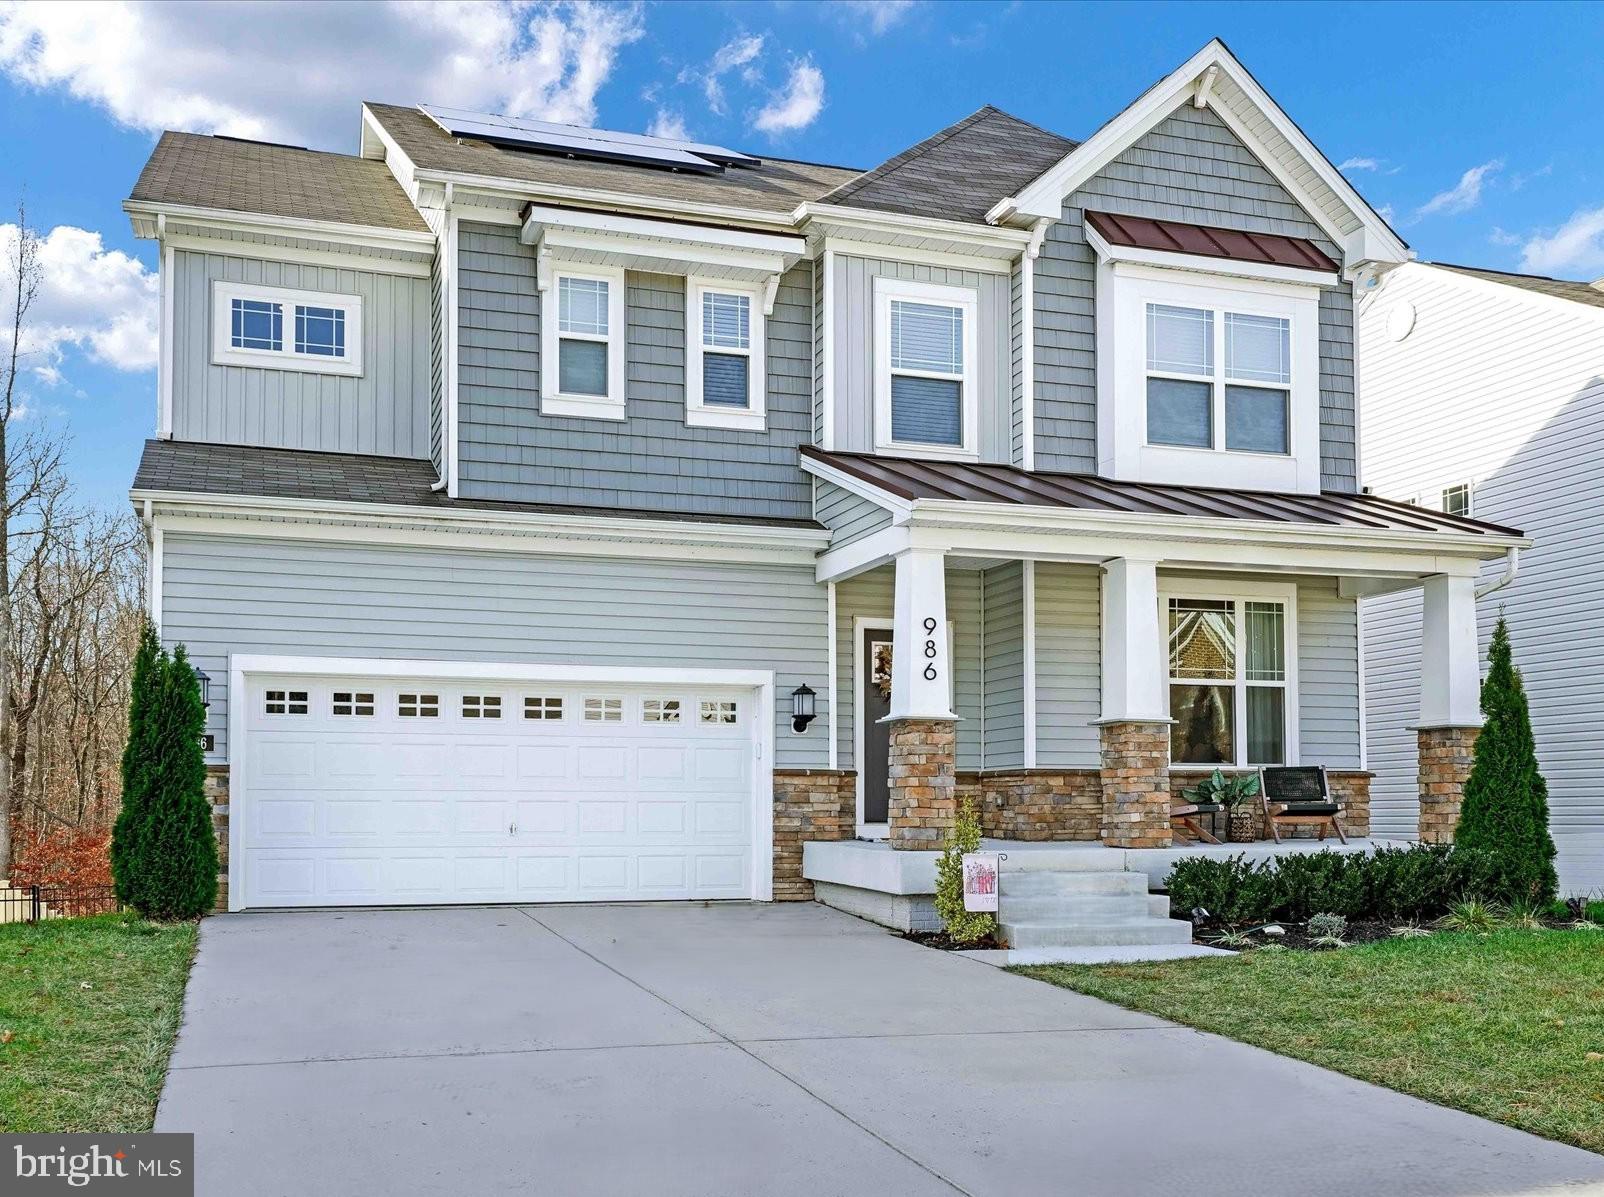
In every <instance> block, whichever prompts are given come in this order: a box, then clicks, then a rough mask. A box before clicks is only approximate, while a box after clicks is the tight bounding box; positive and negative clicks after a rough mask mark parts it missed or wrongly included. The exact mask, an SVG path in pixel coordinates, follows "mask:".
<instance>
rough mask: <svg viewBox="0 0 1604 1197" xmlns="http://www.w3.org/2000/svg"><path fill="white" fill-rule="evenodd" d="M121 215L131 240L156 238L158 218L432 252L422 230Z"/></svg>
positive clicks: (240, 217) (150, 206) (151, 206)
mask: <svg viewBox="0 0 1604 1197" xmlns="http://www.w3.org/2000/svg"><path fill="white" fill-rule="evenodd" d="M123 211H124V212H126V213H128V215H129V218H130V219H131V220H132V221H133V226H134V236H136V237H142V238H146V239H149V238H153V237H155V236H156V235H157V228H156V222H157V218H158V217H162V216H165V217H166V218H167V219H168V220H170V221H181V222H183V223H185V224H200V225H210V226H212V227H214V228H220V229H229V230H232V231H237V232H244V233H256V234H259V235H265V236H270V237H313V238H317V239H319V240H325V241H333V242H335V243H337V244H345V245H363V246H367V247H369V248H371V249H391V250H400V251H402V252H405V253H432V252H434V234H433V233H431V232H427V231H425V230H415V229H385V228H381V227H379V226H377V225H368V224H344V223H341V222H339V221H334V220H305V219H302V218H300V217H294V216H271V215H268V214H266V213H261V212H235V211H233V210H231V209H227V208H205V207H198V206H196V205H193V204H168V203H154V202H149V201H146V200H124V201H123Z"/></svg>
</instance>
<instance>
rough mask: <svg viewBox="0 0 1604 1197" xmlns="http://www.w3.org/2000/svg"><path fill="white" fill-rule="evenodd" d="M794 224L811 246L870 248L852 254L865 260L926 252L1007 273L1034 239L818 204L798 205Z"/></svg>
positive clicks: (993, 227)
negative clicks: (821, 242)
mask: <svg viewBox="0 0 1604 1197" xmlns="http://www.w3.org/2000/svg"><path fill="white" fill-rule="evenodd" d="M791 222H792V223H793V224H794V225H795V227H796V228H798V229H799V230H801V231H802V232H803V233H805V234H806V235H807V238H808V240H809V242H810V243H814V244H817V243H818V242H819V241H821V240H823V241H825V242H827V243H828V242H834V241H837V239H839V243H840V244H850V245H855V246H859V247H866V248H864V249H862V250H861V251H860V250H857V249H855V250H853V251H851V252H863V253H864V254H865V256H867V257H872V258H902V257H903V254H904V252H911V253H915V254H919V253H922V254H928V255H932V256H933V257H937V258H945V259H948V260H963V261H966V262H969V263H975V264H974V265H969V266H966V267H964V269H971V270H987V271H1003V272H1006V271H1007V270H1008V268H1009V265H1010V263H1012V262H1013V260H1014V259H1015V258H1017V257H1018V256H1019V253H1020V251H1021V250H1022V249H1024V247H1025V244H1026V243H1027V242H1028V241H1029V239H1030V234H1029V232H1028V231H1021V230H1019V229H1013V228H1007V227H999V226H996V225H983V224H974V223H971V222H969V221H962V220H943V219H940V218H937V217H931V216H911V215H907V214H905V213H901V212H880V211H876V210H874V209H870V208H851V207H844V206H841V205H836V204H821V203H817V202H812V203H803V204H799V205H797V207H796V209H795V210H794V211H793V212H792V213H791ZM907 260H914V259H912V258H909V259H907Z"/></svg>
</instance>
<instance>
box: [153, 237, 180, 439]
mask: <svg viewBox="0 0 1604 1197" xmlns="http://www.w3.org/2000/svg"><path fill="white" fill-rule="evenodd" d="M176 265H177V263H176V261H175V257H174V253H173V246H172V245H171V244H170V243H168V242H166V241H164V242H163V243H162V256H161V293H162V323H161V333H160V336H161V344H160V348H159V351H158V352H159V355H160V356H159V359H158V364H157V369H156V435H157V436H158V437H161V438H162V439H164V440H165V439H168V438H170V437H171V436H172V435H173V336H174V333H175V329H174V326H173V321H174V319H175V315H174V311H175V306H176V300H175V298H174V292H175V291H176V289H177V288H176V286H175V280H174V277H173V271H174V269H175V268H176Z"/></svg>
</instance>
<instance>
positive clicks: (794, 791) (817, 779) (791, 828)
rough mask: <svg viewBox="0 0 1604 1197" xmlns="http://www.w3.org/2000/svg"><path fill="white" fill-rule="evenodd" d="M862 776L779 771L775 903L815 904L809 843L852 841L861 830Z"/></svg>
mask: <svg viewBox="0 0 1604 1197" xmlns="http://www.w3.org/2000/svg"><path fill="white" fill-rule="evenodd" d="M857 806H858V790H857V774H856V773H853V772H851V771H850V770H839V769H776V770H775V771H774V900H775V901H776V902H811V901H812V900H813V882H811V881H809V880H808V879H807V878H805V877H803V876H802V846H803V845H804V844H806V843H807V842H808V841H809V840H849V839H851V838H852V836H853V833H854V832H856V831H857V824H858V818H857Z"/></svg>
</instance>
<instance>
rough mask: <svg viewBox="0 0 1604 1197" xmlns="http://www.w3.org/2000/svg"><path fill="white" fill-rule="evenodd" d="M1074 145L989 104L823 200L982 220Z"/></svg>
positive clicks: (904, 211)
mask: <svg viewBox="0 0 1604 1197" xmlns="http://www.w3.org/2000/svg"><path fill="white" fill-rule="evenodd" d="M1077 144H1078V143H1077V142H1074V141H1071V140H1070V139H1069V138H1067V137H1060V136H1059V135H1058V134H1057V133H1049V132H1048V131H1047V130H1046V129H1042V128H1039V127H1037V126H1036V125H1033V124H1031V123H1030V122H1028V121H1022V120H1020V119H1019V118H1018V117H1017V116H1011V115H1009V114H1008V113H1006V112H1004V111H1002V110H1001V109H999V108H993V107H992V106H991V105H989V104H988V105H986V107H984V108H982V109H980V110H979V111H978V112H974V113H971V114H970V115H969V116H966V117H964V119H963V120H961V121H959V122H958V123H957V124H955V125H948V126H947V127H946V128H945V129H943V130H941V132H939V133H936V134H933V135H932V136H930V137H927V138H925V139H924V140H923V141H921V142H920V143H919V144H918V145H915V146H911V147H909V148H908V149H906V150H903V151H902V153H900V154H898V155H897V156H896V157H894V158H888V159H887V160H886V161H884V162H882V163H881V164H880V165H879V166H877V167H875V168H874V169H873V170H871V171H869V172H867V173H866V174H863V175H860V176H858V177H857V178H856V179H853V180H852V181H851V182H848V183H845V184H843V185H841V186H839V187H837V188H836V189H835V190H834V191H832V192H830V193H829V194H828V195H826V196H824V197H822V199H821V201H820V202H822V203H827V204H844V205H846V206H847V207H852V208H873V209H876V210H878V211H882V212H900V213H903V214H904V215H908V216H932V217H937V218H939V219H942V220H967V221H983V220H984V219H985V218H986V213H987V212H988V211H989V210H990V209H991V207H992V205H993V204H995V203H996V202H997V201H998V200H1000V199H1006V198H1007V197H1008V196H1010V195H1014V194H1016V193H1018V191H1019V190H1020V189H1021V188H1023V187H1024V186H1025V185H1026V184H1027V183H1029V182H1030V181H1031V180H1033V179H1035V178H1036V177H1037V176H1038V175H1040V174H1041V173H1042V172H1043V171H1045V170H1047V169H1048V167H1050V166H1052V165H1053V164H1054V163H1055V162H1057V161H1058V160H1059V159H1060V158H1062V157H1064V155H1066V154H1068V153H1069V152H1070V151H1071V150H1072V149H1074V148H1075V146H1076V145H1077Z"/></svg>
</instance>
